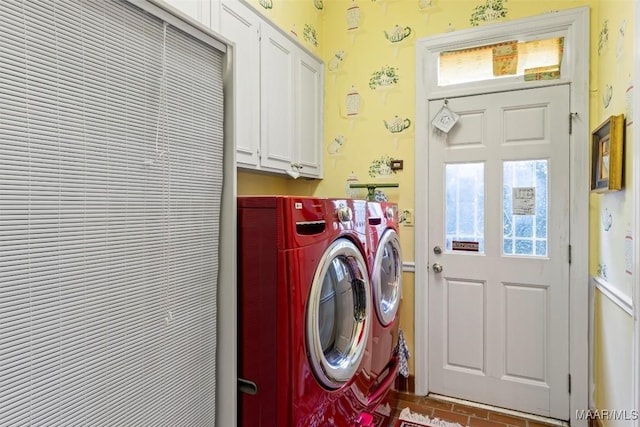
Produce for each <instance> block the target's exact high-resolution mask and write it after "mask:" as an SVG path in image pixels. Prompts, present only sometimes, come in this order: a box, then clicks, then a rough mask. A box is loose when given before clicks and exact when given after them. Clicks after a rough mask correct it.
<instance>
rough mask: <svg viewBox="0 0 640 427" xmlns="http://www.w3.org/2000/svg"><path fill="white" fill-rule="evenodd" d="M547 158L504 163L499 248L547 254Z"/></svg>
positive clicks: (506, 253) (512, 251) (535, 254)
mask: <svg viewBox="0 0 640 427" xmlns="http://www.w3.org/2000/svg"><path fill="white" fill-rule="evenodd" d="M547 163H548V161H547V160H520V161H507V162H504V163H503V183H504V184H503V196H502V206H503V215H502V221H503V223H502V250H503V253H504V254H505V255H521V256H547V181H548V174H549V172H548V164H547Z"/></svg>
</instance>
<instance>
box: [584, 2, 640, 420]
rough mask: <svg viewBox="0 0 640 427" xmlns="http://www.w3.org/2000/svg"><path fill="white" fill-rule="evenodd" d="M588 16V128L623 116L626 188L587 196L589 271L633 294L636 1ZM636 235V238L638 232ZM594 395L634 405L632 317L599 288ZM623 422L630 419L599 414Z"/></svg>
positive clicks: (605, 404)
mask: <svg viewBox="0 0 640 427" xmlns="http://www.w3.org/2000/svg"><path fill="white" fill-rule="evenodd" d="M593 15H594V16H593V17H592V20H591V79H590V80H591V81H590V90H591V97H590V98H591V105H590V107H591V117H590V119H591V120H590V125H591V129H595V128H597V127H598V126H599V125H600V124H601V123H602V122H603V121H604V120H605V119H607V118H608V117H610V116H611V115H617V114H624V115H625V117H626V118H627V123H626V124H627V126H626V141H627V142H628V143H627V144H626V149H625V154H624V155H625V164H624V180H623V182H624V190H623V191H620V192H614V193H605V194H592V195H591V196H590V200H589V219H590V233H589V245H590V246H589V248H590V256H589V272H590V274H592V275H597V276H600V277H602V278H603V279H605V280H606V281H607V282H609V283H610V284H611V285H612V286H615V287H617V288H618V289H620V290H621V291H622V292H624V293H625V294H627V295H629V296H631V295H632V275H631V274H630V273H632V271H630V270H631V269H630V268H629V266H628V265H627V263H626V262H625V259H627V255H628V254H629V255H630V251H629V249H630V248H629V246H628V244H629V243H631V241H630V240H629V239H628V238H627V236H633V234H632V232H631V230H632V224H633V197H634V192H635V191H634V189H632V188H631V187H632V182H633V181H632V143H631V142H632V141H633V134H632V129H633V117H632V114H631V103H632V98H631V97H632V96H633V92H634V90H633V89H632V80H633V72H634V67H633V39H634V34H633V29H634V22H633V17H634V2H633V1H631V0H622V1H621V0H617V1H616V0H604V1H599V2H597V8H596V10H595V13H593ZM633 237H634V238H638V236H637V233H636V235H635V236H633ZM594 317H595V319H594V333H593V334H594V361H593V366H594V373H593V374H594V384H595V390H594V400H595V406H596V408H598V409H605V408H632V407H633V402H631V396H632V394H633V393H632V382H631V374H632V367H631V364H632V359H631V357H632V348H631V343H632V342H633V341H632V336H633V319H632V317H631V316H629V315H628V314H627V313H625V312H624V311H622V310H621V309H620V308H619V307H617V306H616V305H615V304H613V303H612V302H611V301H610V300H609V299H608V298H606V297H604V296H603V295H602V294H601V293H600V292H598V291H596V292H595V301H594ZM603 422H604V425H605V426H607V427H610V426H614V427H617V426H622V425H626V424H627V423H628V421H616V420H603Z"/></svg>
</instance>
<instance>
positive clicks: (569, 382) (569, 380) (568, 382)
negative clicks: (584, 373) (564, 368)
mask: <svg viewBox="0 0 640 427" xmlns="http://www.w3.org/2000/svg"><path fill="white" fill-rule="evenodd" d="M567 377H568V381H567V384H568V386H569V394H571V374H569V375H567Z"/></svg>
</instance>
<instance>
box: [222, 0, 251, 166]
mask: <svg viewBox="0 0 640 427" xmlns="http://www.w3.org/2000/svg"><path fill="white" fill-rule="evenodd" d="M220 32H221V33H222V34H223V35H224V37H226V38H228V39H229V40H231V41H233V42H234V43H235V49H234V51H233V55H234V67H233V70H234V73H235V82H236V84H235V87H234V103H233V106H234V115H235V127H234V131H235V140H236V161H237V162H238V165H239V166H242V167H249V168H257V167H258V166H259V165H260V158H259V155H260V38H259V37H260V18H259V17H258V15H256V14H255V13H254V12H253V11H251V10H250V9H249V8H248V7H246V6H245V5H243V4H241V3H240V2H238V1H224V2H222V4H221V6H220Z"/></svg>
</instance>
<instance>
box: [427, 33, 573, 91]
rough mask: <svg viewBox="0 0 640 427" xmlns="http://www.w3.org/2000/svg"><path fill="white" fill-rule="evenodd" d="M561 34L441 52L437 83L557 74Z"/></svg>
mask: <svg viewBox="0 0 640 427" xmlns="http://www.w3.org/2000/svg"><path fill="white" fill-rule="evenodd" d="M563 54H564V37H558V38H552V39H545V40H530V41H516V40H512V41H506V42H501V43H496V44H490V45H485V46H474V47H471V48H465V49H459V50H452V51H446V52H441V53H440V56H439V66H438V86H449V85H454V84H460V83H469V82H477V81H481V80H492V79H496V78H500V77H506V76H512V77H513V76H524V79H525V80H527V81H529V80H542V79H544V80H548V79H555V78H559V77H560V67H561V65H562V57H563Z"/></svg>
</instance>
